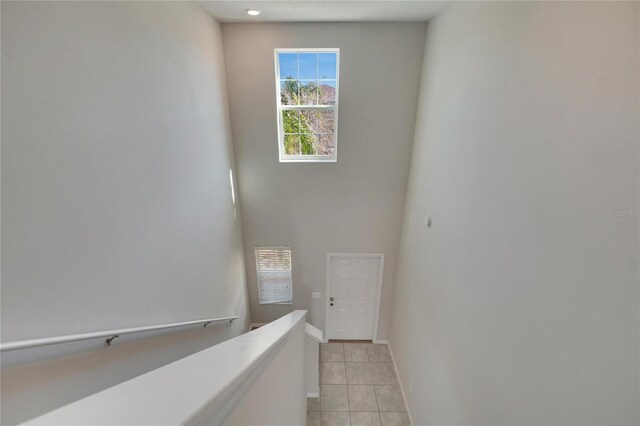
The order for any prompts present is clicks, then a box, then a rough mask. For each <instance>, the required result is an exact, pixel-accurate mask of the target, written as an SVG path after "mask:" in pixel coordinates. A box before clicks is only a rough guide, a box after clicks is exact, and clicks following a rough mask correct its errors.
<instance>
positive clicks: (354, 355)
mask: <svg viewBox="0 0 640 426" xmlns="http://www.w3.org/2000/svg"><path fill="white" fill-rule="evenodd" d="M344 360H345V361H347V362H369V357H368V356H367V344H366V343H345V344H344Z"/></svg>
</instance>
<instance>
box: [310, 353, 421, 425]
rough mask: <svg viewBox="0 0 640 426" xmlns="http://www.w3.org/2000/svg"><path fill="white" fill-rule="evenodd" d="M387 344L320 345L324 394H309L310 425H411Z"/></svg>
mask: <svg viewBox="0 0 640 426" xmlns="http://www.w3.org/2000/svg"><path fill="white" fill-rule="evenodd" d="M406 411H407V410H406V409H405V406H404V401H403V399H402V392H401V391H400V387H399V386H398V378H397V377H396V372H395V369H394V368H393V364H392V362H391V354H390V353H389V348H388V347H387V345H381V344H371V343H324V344H321V345H320V398H307V425H336V426H338V425H353V426H360V425H362V426H364V425H378V426H392V425H394V426H395V425H397V426H404V425H409V424H410V423H409V416H408V415H407V412H406Z"/></svg>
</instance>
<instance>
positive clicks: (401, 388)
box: [374, 340, 414, 425]
mask: <svg viewBox="0 0 640 426" xmlns="http://www.w3.org/2000/svg"><path fill="white" fill-rule="evenodd" d="M374 343H385V344H386V345H387V347H388V348H389V353H390V354H391V362H393V369H394V370H395V371H396V377H397V378H398V385H399V386H400V392H402V399H403V400H404V406H405V408H406V409H407V416H409V423H410V424H412V425H413V424H414V423H413V416H411V410H410V409H409V404H407V395H406V394H405V392H404V386H402V379H401V378H400V374H399V373H398V366H397V365H396V358H395V357H394V356H393V350H392V349H391V345H390V344H389V342H387V341H386V340H378V341H376V342H374Z"/></svg>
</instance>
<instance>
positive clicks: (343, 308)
mask: <svg viewBox="0 0 640 426" xmlns="http://www.w3.org/2000/svg"><path fill="white" fill-rule="evenodd" d="M379 270H380V258H379V257H377V256H375V257H373V256H372V257H349V256H345V257H337V256H332V257H331V258H330V262H329V271H327V272H328V274H329V283H328V299H327V311H326V312H327V338H328V339H354V340H371V339H373V321H374V318H375V308H376V297H377V294H378V274H379Z"/></svg>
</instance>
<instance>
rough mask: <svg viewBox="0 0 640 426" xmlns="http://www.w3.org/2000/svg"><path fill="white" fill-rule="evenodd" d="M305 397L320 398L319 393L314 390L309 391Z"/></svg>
mask: <svg viewBox="0 0 640 426" xmlns="http://www.w3.org/2000/svg"><path fill="white" fill-rule="evenodd" d="M307 398H320V393H315V392H314V393H311V392H309V393H308V394H307Z"/></svg>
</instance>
